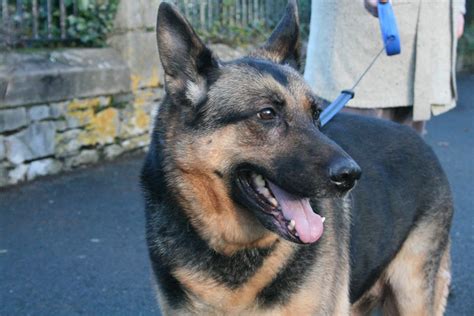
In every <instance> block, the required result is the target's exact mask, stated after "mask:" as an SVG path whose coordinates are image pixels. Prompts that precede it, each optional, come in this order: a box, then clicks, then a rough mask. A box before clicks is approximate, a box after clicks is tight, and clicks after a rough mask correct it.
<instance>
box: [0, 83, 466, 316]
mask: <svg viewBox="0 0 474 316" xmlns="http://www.w3.org/2000/svg"><path fill="white" fill-rule="evenodd" d="M459 86H460V92H461V99H460V104H459V106H458V107H457V108H456V109H455V110H453V111H451V112H450V113H448V114H445V115H442V116H440V117H436V118H434V119H433V120H432V121H431V122H430V123H429V125H428V135H427V136H426V139H427V141H428V142H429V143H430V144H431V145H432V146H433V148H434V149H435V151H436V152H437V154H438V155H439V157H440V160H441V162H442V164H443V166H444V168H445V170H446V172H447V173H448V176H449V179H450V181H451V184H452V187H453V191H454V196H455V203H456V215H455V219H454V225H453V229H452V241H453V243H452V262H453V271H454V276H453V289H452V295H451V296H450V298H449V303H448V313H447V314H448V315H453V316H454V315H456V316H457V315H474V268H473V266H472V265H473V263H474V260H473V259H474V246H473V244H474V214H473V211H474V207H473V206H474V194H473V191H472V185H473V178H474V165H473V158H474V152H473V148H474V104H473V103H474V102H473V101H472V100H473V98H474V76H464V77H462V78H461V80H460V82H459ZM142 159H143V157H142V156H132V157H128V158H124V159H122V160H119V161H116V162H113V163H109V164H104V165H100V166H96V167H92V168H89V169H82V170H77V171H74V172H71V173H68V174H64V175H61V176H56V177H49V178H44V179H40V180H38V181H34V182H32V183H29V184H26V185H23V186H18V187H13V188H9V189H6V190H1V191H0V315H80V314H84V315H153V314H154V315H156V314H157V313H158V310H157V306H156V304H155V301H154V294H153V285H152V276H151V270H150V266H149V262H148V258H147V252H146V247H145V239H144V215H143V205H142V199H141V196H140V190H139V186H138V174H139V169H140V166H141V161H142Z"/></svg>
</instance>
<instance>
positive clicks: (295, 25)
mask: <svg viewBox="0 0 474 316" xmlns="http://www.w3.org/2000/svg"><path fill="white" fill-rule="evenodd" d="M299 26H300V23H299V16H298V5H297V2H296V0H289V1H288V5H287V6H286V9H285V15H284V16H283V18H282V19H281V20H280V22H279V23H278V25H277V27H276V28H275V30H274V31H273V33H272V35H271V36H270V38H269V39H268V41H267V42H266V43H265V44H264V45H263V46H262V47H260V48H258V49H256V50H255V51H254V52H252V53H250V56H253V57H259V58H264V59H269V60H271V61H273V62H275V63H278V64H289V65H291V66H292V67H293V68H296V69H298V70H299V69H300V66H301V61H300V56H301V42H300V36H299V34H300V32H299Z"/></svg>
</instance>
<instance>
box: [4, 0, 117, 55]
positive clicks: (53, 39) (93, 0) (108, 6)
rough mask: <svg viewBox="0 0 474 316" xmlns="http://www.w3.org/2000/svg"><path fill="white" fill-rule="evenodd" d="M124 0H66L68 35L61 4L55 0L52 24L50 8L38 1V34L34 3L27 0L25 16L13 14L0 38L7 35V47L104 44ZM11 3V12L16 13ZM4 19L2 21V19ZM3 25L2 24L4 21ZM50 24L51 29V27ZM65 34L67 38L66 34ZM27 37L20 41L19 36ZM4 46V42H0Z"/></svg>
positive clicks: (90, 45)
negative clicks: (63, 21) (119, 5)
mask: <svg viewBox="0 0 474 316" xmlns="http://www.w3.org/2000/svg"><path fill="white" fill-rule="evenodd" d="M119 1H120V0H78V1H76V3H77V6H76V7H74V1H73V0H64V7H65V8H64V9H65V13H66V16H65V34H61V12H60V7H59V5H58V4H59V3H58V2H56V1H53V8H52V12H51V23H50V24H48V12H47V7H46V6H45V5H44V4H45V2H44V1H38V7H37V9H38V18H37V25H38V34H37V35H38V36H37V37H35V36H34V34H33V25H34V24H33V22H34V21H33V19H34V17H33V15H32V13H31V12H32V2H31V1H26V2H24V3H23V14H22V16H21V17H20V16H18V15H12V17H13V19H12V21H11V22H10V23H8V24H4V25H6V27H5V26H4V29H3V30H2V28H1V27H2V25H0V40H1V37H2V34H3V35H4V37H5V40H4V42H5V44H6V46H7V47H16V48H27V49H31V48H33V49H34V48H42V47H52V48H55V47H71V46H72V47H103V46H105V45H106V38H107V34H108V33H109V32H110V31H111V30H112V28H113V24H114V19H115V14H116V12H117V7H118V4H119ZM15 8H16V7H15V6H13V5H10V7H9V11H10V12H15ZM0 22H1V21H0ZM0 24H2V23H0ZM48 25H49V29H48ZM62 35H65V38H64V37H63V36H62ZM22 38H23V39H27V40H19V39H22ZM0 47H1V41H0Z"/></svg>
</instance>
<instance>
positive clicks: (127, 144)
mask: <svg viewBox="0 0 474 316" xmlns="http://www.w3.org/2000/svg"><path fill="white" fill-rule="evenodd" d="M149 143H150V136H149V135H148V134H145V135H140V136H137V137H133V138H130V139H127V140H124V141H123V142H122V147H123V148H124V149H125V150H127V151H130V150H134V149H138V148H143V147H145V146H148V144H149Z"/></svg>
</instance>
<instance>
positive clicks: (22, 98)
mask: <svg viewBox="0 0 474 316" xmlns="http://www.w3.org/2000/svg"><path fill="white" fill-rule="evenodd" d="M137 49H139V48H137ZM18 65H21V67H18ZM5 81H6V82H7V89H6V94H0V108H1V107H4V106H19V105H28V104H44V103H51V102H58V101H63V100H69V99H71V98H86V97H92V96H102V95H111V94H116V93H126V92H129V91H130V87H131V82H130V72H129V69H128V67H127V64H126V63H125V62H124V60H123V58H122V57H121V56H120V54H119V53H118V52H117V51H116V50H114V49H112V48H90V49H63V50H54V51H50V52H48V51H44V52H35V53H18V52H14V51H13V52H7V53H2V54H0V82H5Z"/></svg>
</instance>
